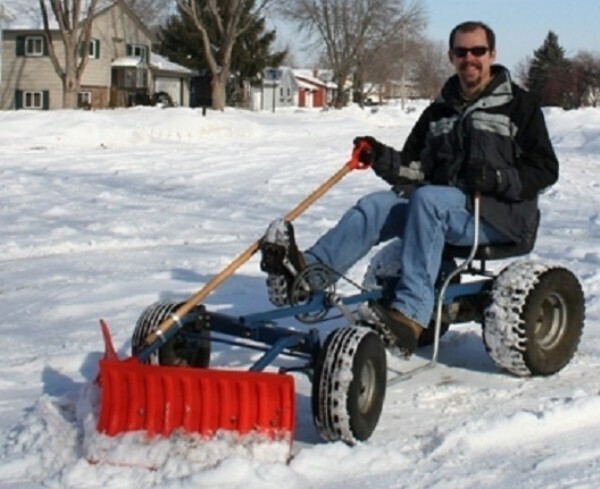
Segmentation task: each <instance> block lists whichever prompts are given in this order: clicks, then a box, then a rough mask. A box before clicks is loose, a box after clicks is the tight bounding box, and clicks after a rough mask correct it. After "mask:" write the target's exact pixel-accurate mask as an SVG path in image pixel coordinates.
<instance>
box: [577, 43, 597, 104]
mask: <svg viewBox="0 0 600 489" xmlns="http://www.w3.org/2000/svg"><path fill="white" fill-rule="evenodd" d="M571 65H572V67H573V69H572V72H573V76H574V85H575V86H574V90H573V91H574V93H575V106H576V107H581V106H585V105H591V106H592V107H597V106H598V105H600V54H599V53H593V52H590V51H579V52H578V53H577V54H576V55H575V57H574V58H573V59H572V60H571Z"/></svg>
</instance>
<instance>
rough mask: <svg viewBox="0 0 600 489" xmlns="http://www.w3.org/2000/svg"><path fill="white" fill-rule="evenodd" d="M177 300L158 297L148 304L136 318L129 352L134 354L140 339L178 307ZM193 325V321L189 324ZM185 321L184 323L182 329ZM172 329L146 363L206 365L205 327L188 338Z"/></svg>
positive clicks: (153, 329)
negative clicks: (194, 335)
mask: <svg viewBox="0 0 600 489" xmlns="http://www.w3.org/2000/svg"><path fill="white" fill-rule="evenodd" d="M181 305H182V303H181V302H173V301H158V302H155V303H154V304H151V305H149V306H148V307H147V308H146V309H145V310H144V311H143V312H142V314H141V315H140V317H139V318H138V320H137V322H136V325H135V329H134V331H133V335H132V338H131V353H132V355H134V356H135V355H136V354H137V353H139V352H140V351H141V350H142V348H143V347H144V340H145V338H146V337H147V336H148V335H149V334H150V333H153V332H154V331H156V330H157V329H158V327H159V326H160V325H161V323H162V322H163V321H164V320H165V319H166V318H167V317H169V315H171V314H173V313H174V312H175V311H177V309H179V308H180V307H181ZM190 326H191V327H193V324H192V325H190ZM185 327H186V325H184V329H185ZM182 333H183V331H180V332H178V333H176V334H175V335H174V336H173V337H171V338H170V339H169V340H168V341H167V342H166V343H165V344H164V345H162V346H161V347H160V348H159V349H158V353H155V354H152V355H150V357H149V359H148V363H150V364H153V365H162V366H167V367H198V368H205V367H208V365H209V363H210V351H211V345H210V338H208V337H207V336H208V331H204V332H203V337H202V338H201V339H200V340H196V339H192V338H189V337H188V336H186V335H185V334H182Z"/></svg>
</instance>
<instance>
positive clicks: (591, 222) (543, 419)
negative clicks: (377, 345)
mask: <svg viewBox="0 0 600 489" xmlns="http://www.w3.org/2000/svg"><path fill="white" fill-rule="evenodd" d="M413 106H414V108H416V110H413V111H406V112H403V111H402V110H401V109H400V107H396V106H390V107H383V108H381V109H380V110H379V111H368V110H365V111H362V110H360V109H358V108H356V107H351V108H347V109H344V110H340V111H333V110H332V111H320V110H294V109H285V110H278V111H277V112H276V113H270V112H269V113H251V112H243V111H237V110H232V109H228V110H226V111H224V112H211V111H209V112H208V114H207V116H206V117H203V116H202V112H201V111H197V110H192V109H186V108H176V109H159V108H135V109H128V110H114V111H97V112H92V111H53V112H27V111H18V112H1V113H0V144H1V145H2V156H0V184H1V188H2V197H1V199H0V222H2V238H1V239H0V260H1V266H0V317H2V321H1V323H0V333H1V337H2V342H1V344H2V355H1V357H0V432H1V433H0V487H3V488H4V487H7V488H38V487H56V488H59V487H60V488H84V487H90V488H91V487H94V488H96V487H105V488H119V487H162V488H187V487H190V488H192V487H194V488H195V487H202V488H203V489H205V488H217V487H218V488H222V489H237V488H244V489H252V488H261V489H262V488H280V487H287V488H289V489H296V488H298V489H300V488H302V489H305V488H318V489H337V488H342V487H343V488H345V489H359V488H360V489H363V488H365V487H368V488H375V489H380V488H381V489H383V488H444V489H449V488H450V489H462V488H494V489H513V488H514V487H519V488H536V489H537V488H540V487H545V488H565V487H569V488H578V489H594V488H597V487H600V420H599V419H598V413H599V412H600V397H599V394H600V377H599V376H598V374H597V372H598V371H599V370H598V369H599V368H600V333H599V331H598V324H599V321H600V300H599V297H600V272H599V271H598V269H597V266H598V263H600V252H599V251H598V244H597V243H598V238H599V237H600V211H599V209H600V192H599V180H598V176H597V175H598V169H597V167H598V159H599V157H600V110H598V109H585V110H578V111H570V112H563V111H561V110H558V109H552V110H547V111H546V119H547V122H548V128H549V131H550V134H551V137H552V140H553V142H554V144H555V148H556V150H557V153H558V156H559V158H560V160H561V165H562V166H561V176H560V180H559V182H558V183H557V184H556V185H555V186H554V187H552V188H551V189H549V190H548V191H547V192H546V193H545V194H544V195H543V196H542V197H541V202H540V205H541V209H542V214H543V217H542V224H541V228H540V232H539V234H538V242H537V245H536V248H535V250H534V252H533V253H532V255H531V257H532V258H533V259H536V260H543V261H551V262H559V263H561V264H562V265H563V266H565V267H567V268H569V269H570V270H571V271H573V272H574V273H575V274H576V275H577V276H578V277H579V279H580V281H581V283H582V286H583V289H584V291H585V295H586V323H585V330H584V334H583V337H582V340H581V344H580V347H579V350H578V352H577V354H576V356H575V357H574V359H573V361H572V362H571V363H570V364H569V365H568V366H567V367H566V368H565V369H564V370H562V371H561V372H559V373H558V374H556V375H554V376H550V377H536V378H519V377H515V376H512V375H510V374H507V373H505V372H501V371H500V370H499V369H498V368H497V367H495V365H494V364H493V362H492V360H491V359H490V358H489V357H488V355H487V354H486V352H485V350H484V347H483V344H482V340H481V331H480V327H479V325H477V324H472V323H470V324H464V325H456V326H453V327H452V328H451V330H450V331H449V332H448V333H447V334H446V335H445V336H444V337H443V339H442V342H441V350H440V357H439V364H438V365H437V367H436V368H434V369H430V370H425V371H422V372H420V373H418V374H416V375H414V376H412V377H411V378H410V379H408V380H405V381H402V382H398V383H397V384H394V385H393V386H390V387H389V388H388V391H387V394H386V401H385V403H384V409H383V414H382V418H381V420H380V422H379V425H378V427H377V429H376V431H375V432H374V434H373V436H372V438H371V439H370V440H369V441H368V442H365V443H361V444H358V445H357V446H355V447H348V446H346V445H344V444H342V443H325V442H322V441H321V440H320V439H319V437H318V435H317V433H316V431H315V429H314V427H313V423H312V416H311V411H310V383H309V381H308V380H307V379H306V378H305V377H304V376H303V375H301V374H297V375H295V380H296V385H297V402H298V409H297V411H298V412H297V431H296V434H295V440H294V447H293V455H294V456H293V458H292V459H291V460H290V461H289V463H286V457H287V453H288V450H289V445H287V444H285V443H276V444H273V445H270V444H264V443H262V444H261V443H258V442H257V443H247V441H245V440H237V439H235V437H234V438H232V437H231V436H228V435H226V434H223V435H222V436H220V437H219V438H218V439H215V440H212V441H205V440H200V439H198V438H194V437H181V436H179V437H178V436H174V437H173V438H170V439H168V440H160V439H158V440H153V441H148V440H146V439H145V438H144V437H141V436H139V434H135V433H134V434H128V435H125V436H122V437H117V438H107V437H104V436H101V435H99V434H98V433H96V431H95V428H94V426H95V419H94V415H95V409H96V407H97V396H98V391H97V388H96V387H95V385H94V383H93V380H94V378H95V376H96V374H97V371H98V360H99V358H100V357H101V355H102V350H103V346H102V340H101V336H100V331H99V327H98V320H99V319H100V318H105V319H106V320H107V321H108V322H109V323H110V325H111V327H112V330H113V336H114V340H115V344H116V347H117V349H118V351H119V354H120V355H121V356H127V355H128V354H129V348H130V338H131V334H132V331H133V326H134V324H135V321H136V319H137V318H138V317H139V315H140V313H141V312H142V311H143V310H144V308H145V307H146V306H148V305H149V304H151V303H153V302H154V301H156V300H159V299H171V300H185V299H187V298H188V297H190V296H191V295H192V294H193V293H195V292H196V291H197V290H199V289H200V288H201V287H202V286H203V285H204V284H205V283H206V282H207V281H208V280H209V279H210V278H211V277H213V276H214V275H215V274H216V273H218V272H219V271H220V270H222V269H223V268H224V267H225V266H226V265H228V264H229V263H230V261H231V260H233V259H234V258H235V257H236V256H238V255H239V253H240V252H242V251H243V250H244V249H245V248H246V247H247V246H249V245H250V244H251V243H253V242H254V241H255V240H256V239H257V238H258V237H260V236H261V235H262V233H263V232H264V231H265V229H266V227H267V225H268V223H269V222H270V221H271V220H272V219H274V218H276V217H280V216H282V215H284V214H285V213H286V212H288V211H289V210H290V209H292V208H293V207H294V206H295V205H296V204H298V203H299V202H300V201H301V200H302V199H304V197H306V196H307V195H308V194H309V193H310V192H311V191H312V190H314V189H315V188H316V187H318V186H319V185H320V184H321V183H323V182H324V181H325V180H326V179H327V178H329V177H330V176H331V175H333V174H334V173H335V172H336V171H337V170H338V169H340V168H341V166H342V165H343V164H344V163H345V162H346V161H347V160H348V158H349V154H350V150H351V142H352V139H353V138H354V137H355V136H357V135H364V134H370V135H373V136H375V137H377V138H380V139H381V140H382V141H384V142H387V143H389V144H393V145H395V146H397V147H399V146H401V144H402V142H403V141H404V139H405V138H406V136H407V134H408V131H409V130H410V128H411V127H412V125H413V124H414V122H415V120H416V118H417V117H418V114H419V112H420V110H421V109H422V107H423V104H417V103H414V104H412V105H411V108H413ZM383 188H386V184H385V183H383V182H382V181H380V180H379V179H377V178H376V177H375V176H374V175H373V174H372V172H370V171H366V172H360V171H355V172H352V173H351V174H350V175H348V176H346V177H345V178H344V179H343V180H342V181H341V182H340V183H339V184H337V185H336V186H335V187H334V188H333V189H331V190H330V191H329V192H328V193H327V194H326V195H325V196H324V197H323V198H322V199H321V200H319V201H318V202H317V203H315V204H314V205H313V206H312V207H311V208H310V209H308V210H307V211H306V212H305V213H304V214H303V215H302V216H300V217H299V218H298V219H297V221H296V235H297V239H298V241H299V244H300V245H301V246H302V247H307V246H309V245H310V244H312V242H313V241H314V240H315V239H316V238H317V237H318V236H319V235H320V234H322V233H323V232H325V231H326V230H327V229H328V228H329V227H330V226H332V225H333V224H334V223H335V222H336V221H337V219H338V218H339V217H340V216H341V214H342V213H343V212H344V210H345V209H346V208H347V207H348V206H350V205H351V204H352V203H354V202H355V201H356V200H357V199H358V198H359V197H360V196H361V195H363V194H365V193H366V192H369V191H372V190H376V189H383ZM367 264H368V260H367V259H365V260H363V261H361V262H360V263H358V264H357V265H356V266H355V267H354V268H353V269H352V270H351V271H350V273H349V277H350V278H351V279H352V280H353V281H355V282H357V283H360V282H361V281H362V278H363V275H364V273H365V271H366V268H367ZM506 265H507V263H494V264H492V268H497V269H500V268H501V267H504V266H506ZM264 279H265V276H264V274H263V273H262V272H261V271H260V269H259V263H258V257H253V258H252V259H251V260H250V261H248V262H247V263H246V264H244V265H243V266H242V267H241V268H240V269H239V270H238V271H237V272H236V274H235V275H234V276H233V277H231V278H230V279H229V280H228V281H226V282H225V283H224V284H223V285H222V286H221V287H219V288H218V289H217V290H216V291H215V292H214V293H213V294H211V295H210V296H209V297H208V298H207V300H206V304H207V306H208V307H209V308H210V309H211V310H219V311H224V312H227V313H230V314H233V315H240V314H245V313H251V312H259V311H263V310H267V309H269V308H270V305H269V303H268V300H267V294H266V290H265V287H264ZM339 290H341V291H342V292H351V291H353V289H352V286H351V285H349V284H347V283H344V284H341V286H340V289H339ZM342 324H343V320H341V319H340V320H337V321H332V322H327V323H324V324H323V325H322V326H321V333H322V334H323V336H324V335H325V334H326V333H327V332H328V331H330V330H332V329H333V328H335V327H337V326H340V325H342ZM295 326H298V325H295ZM253 355H254V353H246V352H243V351H240V350H235V349H233V348H232V347H230V346H219V345H215V347H214V351H213V356H212V359H211V364H213V365H215V366H222V367H227V368H242V369H243V368H245V367H247V366H248V365H249V363H250V361H251V359H252V358H254V357H253ZM430 355H431V349H430V348H426V349H423V350H422V351H419V352H418V353H417V354H416V355H415V356H414V357H413V358H412V359H411V360H410V361H408V362H407V361H402V360H399V359H396V358H392V357H390V358H389V360H388V361H389V363H390V367H391V369H392V371H391V372H390V375H393V371H406V370H407V369H409V368H413V367H415V366H418V365H422V364H424V363H425V362H426V361H427V359H428V358H429V356H430ZM87 459H97V460H99V461H100V463H97V464H90V463H89V462H88V460H87ZM148 466H152V467H154V468H155V470H149V469H148V468H147V467H148Z"/></svg>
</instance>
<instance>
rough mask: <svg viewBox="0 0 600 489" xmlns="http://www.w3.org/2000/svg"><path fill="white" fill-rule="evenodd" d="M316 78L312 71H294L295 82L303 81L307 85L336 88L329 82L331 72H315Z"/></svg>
mask: <svg viewBox="0 0 600 489" xmlns="http://www.w3.org/2000/svg"><path fill="white" fill-rule="evenodd" d="M316 71H317V76H315V73H314V71H313V70H309V69H295V70H294V76H295V77H296V79H297V80H303V81H305V82H307V83H309V84H311V85H312V86H313V87H314V86H319V87H327V88H337V85H336V84H335V83H333V82H331V81H328V80H330V79H331V72H328V71H324V70H316Z"/></svg>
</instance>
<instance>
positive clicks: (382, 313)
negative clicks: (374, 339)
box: [358, 302, 424, 357]
mask: <svg viewBox="0 0 600 489" xmlns="http://www.w3.org/2000/svg"><path fill="white" fill-rule="evenodd" d="M358 314H359V316H360V318H361V319H362V320H363V321H364V322H365V323H366V324H367V325H368V326H369V327H371V328H373V329H374V330H375V331H376V332H377V333H378V334H379V335H380V336H381V339H382V340H383V342H384V344H385V345H386V346H387V347H388V348H390V349H398V350H399V351H400V354H401V355H402V356H405V357H409V356H410V355H412V354H413V353H414V351H415V350H416V349H417V345H418V342H419V336H420V335H421V333H422V332H423V329H424V328H423V327H422V326H421V325H420V324H418V323H417V322H416V321H413V320H412V319H410V318H409V317H407V316H405V315H404V314H403V313H402V312H400V311H398V310H397V309H394V308H393V307H391V306H387V305H384V304H382V303H380V302H369V303H365V304H361V305H360V306H359V308H358Z"/></svg>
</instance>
